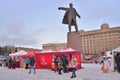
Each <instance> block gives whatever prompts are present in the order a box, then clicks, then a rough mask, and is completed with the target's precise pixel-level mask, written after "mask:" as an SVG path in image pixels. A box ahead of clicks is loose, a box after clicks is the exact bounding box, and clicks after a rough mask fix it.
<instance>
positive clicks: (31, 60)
mask: <svg viewBox="0 0 120 80" xmlns="http://www.w3.org/2000/svg"><path fill="white" fill-rule="evenodd" d="M31 69H33V70H34V74H35V73H36V71H35V59H34V57H31V58H30V71H29V73H31Z"/></svg>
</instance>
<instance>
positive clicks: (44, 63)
mask: <svg viewBox="0 0 120 80" xmlns="http://www.w3.org/2000/svg"><path fill="white" fill-rule="evenodd" d="M51 67H52V54H49V53H48V54H47V53H46V54H36V68H37V69H51Z"/></svg>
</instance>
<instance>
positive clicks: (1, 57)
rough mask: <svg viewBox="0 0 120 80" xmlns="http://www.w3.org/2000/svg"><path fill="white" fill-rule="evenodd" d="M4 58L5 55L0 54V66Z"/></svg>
mask: <svg viewBox="0 0 120 80" xmlns="http://www.w3.org/2000/svg"><path fill="white" fill-rule="evenodd" d="M5 60H6V56H3V55H0V66H2V64H4V62H5Z"/></svg>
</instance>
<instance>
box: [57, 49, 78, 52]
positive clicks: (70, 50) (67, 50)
mask: <svg viewBox="0 0 120 80" xmlns="http://www.w3.org/2000/svg"><path fill="white" fill-rule="evenodd" d="M72 51H76V50H75V49H72V48H63V49H61V50H59V52H72Z"/></svg>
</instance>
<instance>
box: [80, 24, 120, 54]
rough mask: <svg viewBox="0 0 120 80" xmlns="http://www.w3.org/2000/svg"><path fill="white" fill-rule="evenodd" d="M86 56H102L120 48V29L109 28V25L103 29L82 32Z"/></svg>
mask: <svg viewBox="0 0 120 80" xmlns="http://www.w3.org/2000/svg"><path fill="white" fill-rule="evenodd" d="M80 35H81V41H82V42H81V43H82V50H83V54H84V56H85V55H86V56H90V55H100V54H101V53H102V52H104V51H108V50H112V49H114V48H116V47H118V46H120V27H114V28H109V25H108V24H107V23H104V24H102V25H101V29H99V30H92V31H83V30H81V31H80Z"/></svg>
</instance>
